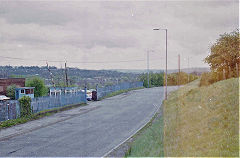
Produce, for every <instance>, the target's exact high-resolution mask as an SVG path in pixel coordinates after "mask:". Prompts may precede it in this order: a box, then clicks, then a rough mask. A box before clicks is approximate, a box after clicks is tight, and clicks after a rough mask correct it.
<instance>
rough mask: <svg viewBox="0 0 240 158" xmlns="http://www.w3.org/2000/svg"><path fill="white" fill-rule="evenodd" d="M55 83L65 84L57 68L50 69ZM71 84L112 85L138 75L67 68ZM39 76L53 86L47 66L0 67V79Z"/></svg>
mask: <svg viewBox="0 0 240 158" xmlns="http://www.w3.org/2000/svg"><path fill="white" fill-rule="evenodd" d="M50 71H51V73H52V74H53V76H54V80H55V83H60V82H61V83H63V82H64V80H65V70H64V69H60V68H57V67H50ZM67 72H68V73H67V74H68V78H69V82H70V84H78V85H83V84H89V85H95V84H111V83H115V82H123V81H136V80H137V79H138V76H139V75H138V74H133V73H128V72H119V71H114V70H84V69H78V68H67ZM32 76H39V77H41V78H44V79H45V83H46V84H51V82H50V73H49V71H48V69H47V67H46V66H43V67H38V66H14V67H12V66H0V78H6V77H32Z"/></svg>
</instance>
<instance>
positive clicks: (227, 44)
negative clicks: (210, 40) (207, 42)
mask: <svg viewBox="0 0 240 158" xmlns="http://www.w3.org/2000/svg"><path fill="white" fill-rule="evenodd" d="M239 52H240V49H239V30H236V31H233V32H231V33H224V34H223V35H220V38H219V39H218V40H217V41H216V43H215V44H213V45H212V47H211V54H210V55H208V56H207V57H206V58H205V62H206V63H208V64H209V65H210V68H211V70H212V72H215V73H219V74H221V75H222V74H223V73H225V74H224V75H225V77H226V78H230V77H236V76H237V69H239V68H238V67H239V63H240V57H239Z"/></svg>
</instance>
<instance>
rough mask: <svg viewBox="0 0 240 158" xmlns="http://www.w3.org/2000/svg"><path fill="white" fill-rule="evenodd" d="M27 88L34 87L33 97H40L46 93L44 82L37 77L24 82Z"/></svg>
mask: <svg viewBox="0 0 240 158" xmlns="http://www.w3.org/2000/svg"><path fill="white" fill-rule="evenodd" d="M26 86H27V87H35V88H34V96H35V97H41V96H45V95H47V93H48V89H47V88H46V86H45V84H44V81H43V80H42V79H41V78H39V77H34V78H31V79H29V80H27V82H26Z"/></svg>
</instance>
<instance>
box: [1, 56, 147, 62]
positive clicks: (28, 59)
mask: <svg viewBox="0 0 240 158" xmlns="http://www.w3.org/2000/svg"><path fill="white" fill-rule="evenodd" d="M0 58H6V59H14V60H23V61H24V60H25V61H26V60H27V61H41V62H46V60H36V59H30V58H16V57H7V56H0ZM47 61H48V62H58V63H59V62H65V61H64V60H47ZM145 61H146V60H120V61H97V62H94V61H68V63H73V64H74V63H93V64H98V63H127V62H145Z"/></svg>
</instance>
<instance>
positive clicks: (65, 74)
mask: <svg viewBox="0 0 240 158" xmlns="http://www.w3.org/2000/svg"><path fill="white" fill-rule="evenodd" d="M65 77H66V86H67V87H68V75H67V61H65Z"/></svg>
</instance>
